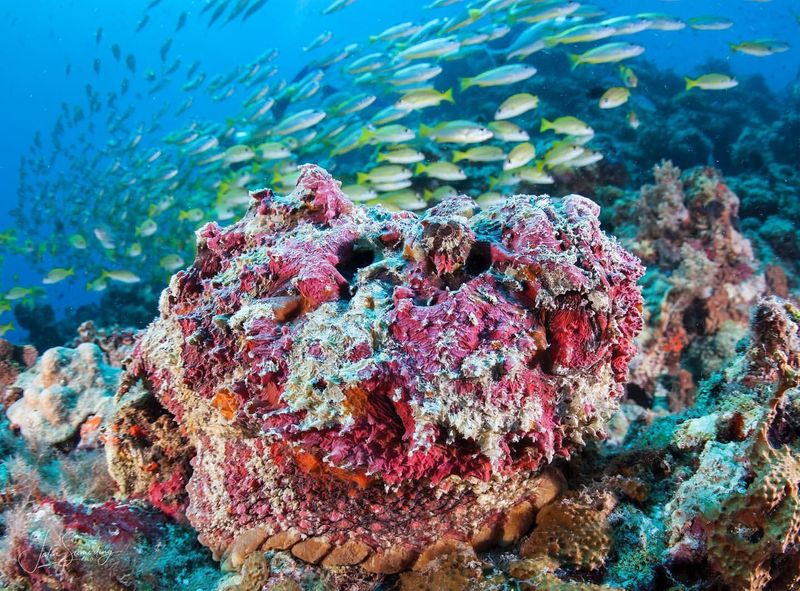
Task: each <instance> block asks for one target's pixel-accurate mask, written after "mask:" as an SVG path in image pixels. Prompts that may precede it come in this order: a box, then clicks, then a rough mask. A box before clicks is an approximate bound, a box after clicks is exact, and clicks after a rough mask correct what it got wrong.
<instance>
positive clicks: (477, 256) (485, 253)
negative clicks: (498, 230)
mask: <svg viewBox="0 0 800 591" xmlns="http://www.w3.org/2000/svg"><path fill="white" fill-rule="evenodd" d="M491 266H492V253H491V246H490V244H489V243H488V242H482V241H481V242H476V243H475V244H473V245H472V248H471V249H470V251H469V255H468V256H467V263H466V265H465V266H464V272H465V273H466V274H467V275H469V276H471V277H477V276H478V275H480V274H481V273H483V272H484V271H488V270H489V268H490V267H491Z"/></svg>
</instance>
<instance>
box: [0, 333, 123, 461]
mask: <svg viewBox="0 0 800 591" xmlns="http://www.w3.org/2000/svg"><path fill="white" fill-rule="evenodd" d="M120 373H121V370H120V369H119V368H115V367H111V366H110V365H107V364H106V362H105V358H104V355H103V352H102V351H101V349H100V347H98V346H97V345H95V344H93V343H83V344H81V345H78V347H76V348H75V349H70V348H67V347H56V348H53V349H49V350H48V351H45V353H44V354H43V355H42V356H41V358H40V359H39V360H38V361H37V362H36V365H35V366H34V367H32V368H31V369H29V370H28V371H26V372H25V373H23V374H21V375H20V376H19V377H18V378H17V381H16V382H15V384H14V386H13V387H14V388H18V389H19V390H21V391H22V397H21V398H20V399H19V400H17V401H16V402H14V403H13V404H12V405H11V406H10V407H9V408H8V410H7V411H6V414H7V416H8V419H9V420H10V421H11V423H12V427H13V428H17V429H19V430H20V432H21V434H22V436H23V437H24V438H25V439H26V440H27V441H28V442H29V443H35V444H39V445H42V446H50V445H54V444H57V443H65V442H67V441H68V440H70V439H71V438H73V437H75V436H77V435H80V442H79V443H78V445H80V446H84V447H96V446H97V445H98V441H97V437H98V435H99V433H100V428H101V426H102V424H103V422H104V421H106V420H107V419H108V418H109V417H110V416H111V414H112V412H113V406H114V405H113V399H114V393H115V392H116V389H117V386H118V383H119V377H120Z"/></svg>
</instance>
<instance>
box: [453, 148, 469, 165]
mask: <svg viewBox="0 0 800 591" xmlns="http://www.w3.org/2000/svg"><path fill="white" fill-rule="evenodd" d="M466 157H467V153H466V152H460V151H458V150H455V151H454V152H453V162H461V161H462V160H464V159H465V158H466Z"/></svg>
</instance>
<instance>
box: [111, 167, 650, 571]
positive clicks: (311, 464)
mask: <svg viewBox="0 0 800 591" xmlns="http://www.w3.org/2000/svg"><path fill="white" fill-rule="evenodd" d="M252 197H253V201H252V203H251V206H250V208H249V210H248V212H247V214H246V215H245V216H244V218H243V219H242V220H240V221H239V222H237V223H235V224H233V225H231V226H229V227H226V228H222V227H220V226H219V225H217V224H215V223H212V224H208V225H206V226H205V227H203V228H202V229H201V230H199V231H198V246H197V251H198V252H197V259H196V261H195V263H194V265H193V266H191V267H190V268H189V269H188V270H186V271H181V272H178V273H177V274H176V275H175V276H174V277H173V278H172V280H171V282H170V285H169V287H168V289H167V290H165V291H164V293H163V294H162V297H161V302H160V311H161V314H160V318H158V319H157V320H156V321H155V322H154V323H153V324H152V325H151V326H150V327H149V328H148V329H147V331H146V332H145V334H144V336H143V338H142V340H141V341H140V343H139V344H138V345H137V347H136V349H135V351H134V357H133V361H132V363H131V364H130V366H129V368H128V371H127V374H126V376H125V377H124V378H123V388H122V390H123V393H124V392H125V390H126V389H128V388H131V387H134V386H135V387H139V385H138V384H139V383H141V384H144V385H145V386H146V387H147V388H149V389H151V390H152V392H153V393H154V394H155V396H156V397H157V398H158V400H159V402H160V403H161V404H162V405H163V407H164V408H165V409H166V411H168V412H169V413H170V414H171V415H172V416H173V417H174V420H175V421H176V422H177V423H178V425H180V427H181V429H182V430H183V431H184V432H185V433H186V434H187V436H188V437H189V438H190V440H191V444H192V446H193V447H194V449H195V450H196V456H195V458H194V459H193V460H192V467H193V473H192V476H191V479H190V480H189V483H188V485H187V492H188V497H189V507H188V510H187V516H188V518H189V520H190V521H191V523H192V525H193V526H194V527H195V529H196V530H197V531H198V532H199V534H200V539H201V541H202V542H203V543H204V544H206V545H208V546H209V547H211V548H212V549H213V550H214V551H215V552H216V554H217V555H218V556H225V557H226V559H227V560H228V561H229V562H232V563H233V564H234V565H236V564H241V562H242V561H243V559H244V557H245V556H246V554H247V553H248V552H250V551H252V550H254V549H256V548H258V547H264V548H278V549H288V548H291V551H292V553H294V554H295V555H296V556H298V557H299V558H302V559H304V560H306V561H308V562H314V563H316V562H320V561H322V562H323V564H327V565H336V564H357V563H361V564H362V566H363V567H364V568H365V569H366V570H372V571H375V572H395V571H397V570H401V569H402V568H405V567H406V566H408V564H409V563H410V562H411V561H413V560H414V558H415V557H416V556H417V555H418V554H419V553H420V552H421V551H422V550H423V549H424V548H425V547H428V546H430V545H431V544H433V543H435V542H436V541H437V540H439V539H442V538H444V537H454V538H459V539H462V540H466V541H469V542H470V543H471V544H473V546H475V547H476V548H477V547H485V546H486V545H492V544H494V543H497V542H504V541H505V542H511V541H514V540H515V539H518V538H519V537H520V536H521V535H522V534H523V533H525V531H523V530H524V527H522V526H521V524H524V523H528V524H529V523H530V521H531V519H532V516H533V513H534V512H535V511H536V510H537V508H538V507H539V506H541V505H542V504H543V503H544V502H547V501H549V500H550V499H552V498H553V496H554V495H555V494H556V493H557V491H558V489H559V485H560V478H559V476H558V474H557V472H556V471H554V470H552V469H550V468H548V469H544V467H545V465H546V464H548V463H550V462H551V461H552V460H554V459H555V458H559V457H569V455H570V453H571V451H573V450H576V449H578V448H579V447H581V446H582V445H583V444H584V443H585V442H587V441H589V440H592V439H599V438H602V437H603V436H604V433H603V426H604V423H605V422H606V420H607V419H608V417H609V416H610V415H611V414H612V413H613V412H614V410H615V409H616V407H617V403H618V399H619V398H620V396H621V394H622V383H623V381H624V379H625V375H626V372H627V366H628V362H629V361H630V359H631V357H632V356H633V355H634V353H635V348H634V345H633V338H634V337H635V335H636V334H637V333H638V331H639V330H640V329H641V308H642V300H641V295H640V293H639V289H638V288H637V287H636V281H637V279H638V278H639V277H640V276H641V274H642V267H641V265H640V264H639V262H638V260H637V259H636V258H635V257H633V256H632V255H630V254H628V253H627V252H626V251H624V250H623V249H622V248H621V247H620V246H619V245H618V244H617V243H616V242H615V241H614V240H613V239H612V238H609V237H607V236H605V235H604V234H603V233H602V231H601V230H600V227H599V222H598V219H597V216H598V213H599V210H598V208H597V206H596V205H595V204H594V203H593V202H591V201H589V200H588V199H585V198H583V197H580V196H577V195H571V196H568V197H564V198H561V199H552V198H550V197H547V196H543V197H531V196H522V195H519V196H515V197H512V198H510V199H508V200H507V201H506V202H504V203H503V204H500V205H497V206H493V207H489V208H488V209H485V210H481V209H480V208H479V207H478V206H477V205H476V204H475V203H474V202H473V201H472V200H471V199H469V198H468V197H464V196H461V197H455V198H451V199H448V200H446V201H444V202H442V203H440V204H438V205H436V206H435V207H433V208H431V209H430V210H428V211H427V212H425V214H424V215H421V216H417V215H415V214H412V213H408V212H402V213H391V212H389V211H387V210H385V209H383V208H381V207H375V208H369V209H364V208H359V207H356V206H354V205H353V204H352V203H351V202H350V201H348V200H347V199H346V198H345V197H344V196H343V194H342V193H341V191H340V189H339V185H338V183H337V182H336V181H334V180H333V179H332V178H331V177H330V176H329V175H328V174H327V173H326V172H325V171H323V170H322V169H320V168H317V167H315V166H304V167H302V172H301V175H300V178H299V180H298V183H297V188H296V190H295V191H294V192H293V193H291V194H290V195H288V196H285V197H284V196H278V195H274V194H273V193H272V192H271V191H269V190H264V191H260V192H257V193H254V194H253V195H252ZM112 463H113V462H112ZM167 476H168V475H162V477H161V480H160V481H161V482H167V481H168V480H169V479H168V478H167Z"/></svg>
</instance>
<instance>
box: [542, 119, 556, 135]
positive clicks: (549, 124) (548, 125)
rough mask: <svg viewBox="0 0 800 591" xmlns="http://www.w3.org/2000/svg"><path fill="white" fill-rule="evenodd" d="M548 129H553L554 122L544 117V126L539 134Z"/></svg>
mask: <svg viewBox="0 0 800 591" xmlns="http://www.w3.org/2000/svg"><path fill="white" fill-rule="evenodd" d="M548 129H553V122H552V121H548V120H547V119H545V118H544V117H542V125H541V126H540V127H539V132H540V133H541V132H544V131H547V130H548Z"/></svg>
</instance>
